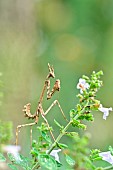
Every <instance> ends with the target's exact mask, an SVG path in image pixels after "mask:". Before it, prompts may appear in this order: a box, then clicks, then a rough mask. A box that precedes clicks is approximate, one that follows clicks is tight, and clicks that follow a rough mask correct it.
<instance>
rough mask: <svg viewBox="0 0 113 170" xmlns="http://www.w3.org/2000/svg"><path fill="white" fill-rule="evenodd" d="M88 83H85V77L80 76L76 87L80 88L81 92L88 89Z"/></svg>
mask: <svg viewBox="0 0 113 170" xmlns="http://www.w3.org/2000/svg"><path fill="white" fill-rule="evenodd" d="M89 87H90V85H89V84H88V83H86V80H85V79H82V78H80V79H79V83H78V84H77V89H80V93H81V94H82V93H83V91H84V90H86V89H89Z"/></svg>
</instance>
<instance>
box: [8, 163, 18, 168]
mask: <svg viewBox="0 0 113 170" xmlns="http://www.w3.org/2000/svg"><path fill="white" fill-rule="evenodd" d="M7 165H8V167H9V168H11V169H13V170H18V169H17V167H16V166H14V165H13V164H9V163H8V164H7Z"/></svg>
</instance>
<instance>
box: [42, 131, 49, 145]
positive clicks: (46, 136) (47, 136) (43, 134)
mask: <svg viewBox="0 0 113 170" xmlns="http://www.w3.org/2000/svg"><path fill="white" fill-rule="evenodd" d="M41 135H42V137H43V138H44V139H45V140H46V141H47V142H49V143H51V138H50V137H49V135H47V133H46V132H45V131H42V132H41Z"/></svg>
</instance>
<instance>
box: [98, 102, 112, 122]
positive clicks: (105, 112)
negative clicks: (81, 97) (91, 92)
mask: <svg viewBox="0 0 113 170" xmlns="http://www.w3.org/2000/svg"><path fill="white" fill-rule="evenodd" d="M98 110H100V111H101V112H103V113H104V114H103V119H105V120H106V118H107V116H109V111H112V107H110V108H105V107H103V106H102V104H100V107H99V108H98Z"/></svg>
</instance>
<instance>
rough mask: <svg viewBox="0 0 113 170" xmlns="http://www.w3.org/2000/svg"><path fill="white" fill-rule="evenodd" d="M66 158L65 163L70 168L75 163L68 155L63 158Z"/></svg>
mask: <svg viewBox="0 0 113 170" xmlns="http://www.w3.org/2000/svg"><path fill="white" fill-rule="evenodd" d="M65 158H66V162H67V163H68V164H69V165H70V166H74V165H75V161H74V160H73V159H72V158H71V157H70V156H68V155H66V156H65Z"/></svg>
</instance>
